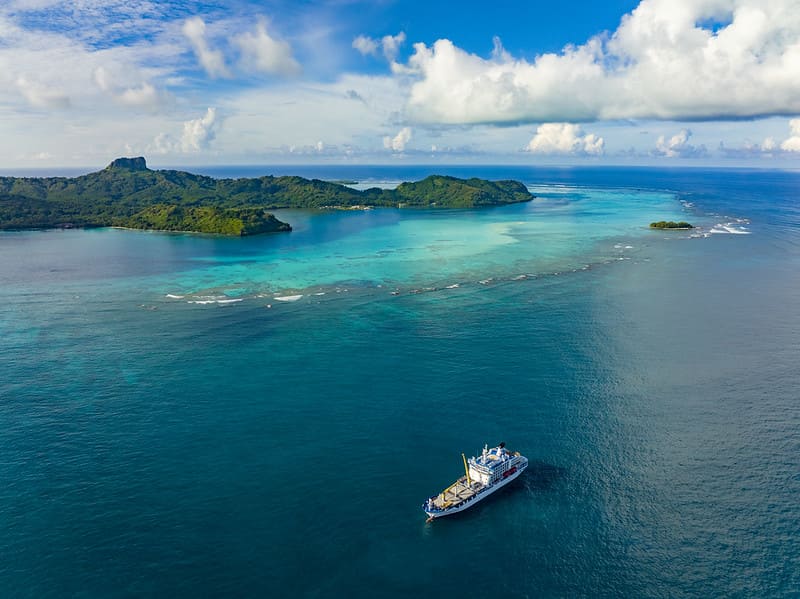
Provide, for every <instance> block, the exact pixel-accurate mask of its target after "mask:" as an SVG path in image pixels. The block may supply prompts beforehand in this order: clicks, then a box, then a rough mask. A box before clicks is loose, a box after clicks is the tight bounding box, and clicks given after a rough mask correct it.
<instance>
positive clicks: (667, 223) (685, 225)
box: [650, 220, 694, 229]
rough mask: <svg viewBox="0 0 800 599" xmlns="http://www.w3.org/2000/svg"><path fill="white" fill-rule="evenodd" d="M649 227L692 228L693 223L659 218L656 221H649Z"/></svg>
mask: <svg viewBox="0 0 800 599" xmlns="http://www.w3.org/2000/svg"><path fill="white" fill-rule="evenodd" d="M650 228H651V229H694V225H690V224H689V223H687V222H685V221H680V222H677V223H676V222H675V221H674V220H660V221H658V222H656V223H650Z"/></svg>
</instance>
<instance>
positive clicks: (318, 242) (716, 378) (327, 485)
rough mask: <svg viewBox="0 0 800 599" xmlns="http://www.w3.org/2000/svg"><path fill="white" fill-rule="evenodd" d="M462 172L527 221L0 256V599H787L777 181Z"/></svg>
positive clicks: (79, 241)
mask: <svg viewBox="0 0 800 599" xmlns="http://www.w3.org/2000/svg"><path fill="white" fill-rule="evenodd" d="M312 170H313V169H312ZM455 170H456V171H457V172H456V173H455V174H467V173H462V170H459V169H455ZM337 172H338V174H332V175H331V176H330V177H329V178H341V179H355V180H364V179H368V176H369V175H370V174H372V175H373V176H374V178H375V180H390V179H394V180H398V179H404V178H416V177H417V176H418V174H417V172H416V171H415V170H414V171H393V172H387V171H386V170H385V169H374V170H373V171H369V169H363V170H362V171H361V172H359V171H358V169H349V170H348V169H340V170H339V171H337ZM217 174H219V173H217ZM223 174H224V173H223ZM300 174H310V175H312V176H319V174H318V173H317V174H316V175H315V174H314V173H300ZM422 174H424V173H422ZM468 174H470V175H472V174H474V175H476V176H487V177H497V178H500V177H509V176H513V177H515V178H519V179H521V180H523V181H525V182H526V183H527V184H529V185H531V186H532V188H533V189H534V191H535V192H536V193H537V195H538V196H539V198H538V199H537V200H536V201H534V202H532V203H530V204H526V205H518V206H511V207H506V208H500V209H492V210H487V211H458V212H424V211H396V210H373V211H366V212H356V213H354V212H330V213H286V214H284V215H283V216H284V217H285V219H286V220H289V221H290V222H291V223H292V224H293V225H295V232H293V233H291V234H289V235H275V236H262V237H255V238H247V239H222V238H214V237H202V236H191V235H174V234H172V235H170V234H156V233H139V232H131V231H119V230H98V231H51V232H25V233H11V234H2V235H0V256H2V261H0V302H1V303H0V306H2V307H1V308H0V367H2V372H3V376H2V377H1V378H0V479H2V480H3V481H5V484H4V485H3V486H2V488H0V531H2V534H0V554H2V555H3V560H2V561H0V593H2V594H3V595H4V596H23V597H26V596H29V597H42V596H64V595H83V596H128V595H142V594H157V595H176V594H182V595H220V594H229V595H270V596H296V595H305V596H320V597H323V596H324V597H327V596H365V597H366V596H369V597H375V596H407V595H409V594H412V593H415V594H418V595H422V596H434V595H435V596H441V595H443V594H445V593H449V592H452V589H453V586H454V585H456V586H458V585H461V583H462V582H464V581H465V580H466V579H468V580H469V584H468V585H467V586H466V587H465V588H462V587H459V588H461V589H462V592H463V594H464V595H466V596H496V595H499V594H504V595H507V596H511V597H527V596H670V597H675V596H720V595H725V596H787V597H788V596H792V595H793V594H795V593H796V592H797V589H798V588H800V578H798V576H799V575H798V572H800V541H799V540H798V529H797V522H798V521H800V509H799V508H798V507H797V505H798V503H797V497H798V496H800V475H798V472H800V458H798V456H800V432H798V431H800V428H798V425H800V400H799V399H798V392H797V391H798V389H800V372H798V370H797V366H796V365H797V364H798V363H800V342H799V341H798V339H800V312H799V311H798V309H797V306H800V277H798V275H797V273H798V272H800V271H799V270H798V266H800V226H799V225H800V210H799V209H798V207H799V206H800V202H798V190H800V185H799V183H800V176H798V175H795V174H790V173H775V172H739V171H732V172H720V171H681V170H675V171H650V170H621V169H597V170H594V169H585V170H579V169H578V170H533V169H516V170H514V169H498V168H489V167H486V168H483V169H476V170H472V171H470V172H469V173H468ZM662 219H673V220H675V219H685V220H690V221H691V222H693V223H696V224H699V225H701V226H702V227H703V228H702V230H700V231H694V232H678V231H670V232H654V231H650V230H648V229H647V227H646V224H647V223H649V222H650V221H652V220H662ZM726 226H727V227H729V228H730V229H732V230H733V231H741V232H746V233H748V234H730V233H729V232H726V233H719V234H716V233H714V234H710V235H709V236H707V237H704V235H705V234H707V233H711V231H713V230H720V231H725V229H724V227H726ZM454 285H458V287H455V286H454ZM315 294H324V295H315ZM168 295H170V296H173V297H168ZM297 295H301V296H302V297H300V298H296V297H295V296H297ZM275 296H278V297H282V298H292V299H293V300H294V301H280V300H277V301H276V300H275ZM233 299H236V300H241V301H238V302H233V303H216V302H219V301H223V302H230V300H233ZM191 301H195V302H198V301H200V302H203V301H205V302H213V303H189V302H191ZM267 306H270V307H267ZM501 440H505V441H506V442H507V443H508V444H509V446H511V447H512V448H513V449H519V450H520V451H522V452H523V453H524V454H525V455H527V456H528V457H529V459H530V460H531V467H530V468H529V469H528V471H527V472H526V473H525V475H524V476H523V477H521V478H520V479H519V480H518V481H517V482H515V483H514V484H513V485H511V486H510V487H509V488H508V489H507V490H504V491H502V492H500V493H498V494H497V496H494V497H493V498H492V499H490V500H487V501H486V502H482V503H481V504H478V505H477V506H476V507H475V508H473V509H471V510H470V511H468V512H466V513H464V514H463V515H461V516H457V517H453V518H452V519H444V520H439V521H436V522H434V523H432V524H425V516H424V514H423V512H422V511H421V509H420V505H421V503H422V501H423V500H424V499H425V498H426V497H427V496H428V495H431V494H433V493H435V492H437V491H439V490H440V489H441V488H443V487H444V486H445V485H447V484H449V483H450V482H451V480H452V479H454V478H455V477H456V476H458V474H459V470H460V467H461V466H460V455H459V454H460V453H461V452H462V451H466V452H467V453H468V455H469V454H470V453H474V452H475V451H477V450H478V449H479V447H480V446H482V444H483V443H485V442H488V443H492V444H493V443H497V442H499V441H501Z"/></svg>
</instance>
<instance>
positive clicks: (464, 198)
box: [0, 157, 533, 235]
mask: <svg viewBox="0 0 800 599" xmlns="http://www.w3.org/2000/svg"><path fill="white" fill-rule="evenodd" d="M531 199H533V195H531V193H530V192H528V190H527V189H526V188H525V186H524V185H523V184H522V183H519V182H517V181H486V180H484V179H477V178H472V179H458V178H455V177H446V176H441V175H432V176H430V177H427V178H425V179H423V180H422V181H417V182H413V183H402V184H401V185H399V186H398V187H397V189H379V188H377V187H373V188H370V189H366V190H363V191H360V190H356V189H352V188H350V187H346V186H344V185H341V184H337V183H331V182H327V181H321V180H319V179H304V178H302V177H294V176H286V177H273V176H264V177H257V178H242V179H215V178H213V177H206V176H203V175H195V174H192V173H188V172H184V171H175V170H151V169H149V168H148V167H147V163H146V162H145V159H144V158H142V157H138V158H117V159H116V160H114V161H113V162H112V163H111V164H110V165H109V166H107V167H106V168H104V169H103V170H100V171H98V172H94V173H89V174H87V175H82V176H80V177H0V230H2V229H45V228H75V227H110V226H115V227H127V228H131V229H152V230H164V231H185V232H196V233H213V234H219V235H254V234H259V233H269V232H279V231H290V230H291V226H290V225H289V224H287V223H284V222H281V221H280V220H278V219H277V218H275V216H274V215H273V214H271V213H269V212H268V210H274V209H278V208H317V209H321V208H337V209H343V208H344V209H359V208H372V207H417V208H479V207H484V206H498V205H503V204H511V203H517V202H527V201H529V200H531Z"/></svg>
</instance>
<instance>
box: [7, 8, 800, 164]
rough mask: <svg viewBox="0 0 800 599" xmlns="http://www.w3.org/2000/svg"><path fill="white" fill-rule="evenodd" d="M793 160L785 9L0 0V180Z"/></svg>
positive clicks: (797, 132) (799, 60)
mask: <svg viewBox="0 0 800 599" xmlns="http://www.w3.org/2000/svg"><path fill="white" fill-rule="evenodd" d="M119 156H145V157H146V158H147V160H148V163H149V164H150V165H151V166H152V165H156V166H158V165H186V166H190V165H235V164H283V163H286V164H437V163H441V164H460V163H464V164H470V163H473V164H523V165H554V164H564V165H604V164H617V165H656V166H659V165H664V166H668V165H680V166H686V165H697V166H736V167H740V166H750V167H758V168H800V0H641V1H639V2H636V1H622V0H608V1H605V2H597V1H596V0H593V1H588V0H565V1H563V2H558V3H553V2H543V1H536V0H525V1H509V0H496V1H495V2H485V1H480V2H478V1H473V0H462V1H461V2H458V3H453V2H438V1H436V0H426V1H418V0H405V1H391V0H371V1H366V2H362V1H360V0H324V1H308V0H294V1H290V0H260V1H256V0H230V1H221V0H216V1H215V0H209V1H193V0H166V1H161V0H0V168H4V169H9V168H30V167H54V166H103V165H105V164H107V163H109V162H110V161H111V160H112V159H114V158H115V157H119Z"/></svg>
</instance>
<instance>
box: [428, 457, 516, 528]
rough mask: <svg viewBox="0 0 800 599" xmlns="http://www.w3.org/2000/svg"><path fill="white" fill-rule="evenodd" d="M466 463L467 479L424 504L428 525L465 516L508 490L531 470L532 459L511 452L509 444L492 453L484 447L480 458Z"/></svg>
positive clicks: (465, 461)
mask: <svg viewBox="0 0 800 599" xmlns="http://www.w3.org/2000/svg"><path fill="white" fill-rule="evenodd" d="M461 458H462V459H463V460H464V473H465V475H464V476H462V477H461V478H459V479H458V480H457V481H456V482H454V483H453V484H452V485H450V486H449V487H447V488H446V489H445V490H444V491H442V492H441V493H439V494H438V495H434V496H432V497H429V498H428V499H427V500H426V501H425V503H423V504H422V509H423V510H424V511H425V513H426V514H428V521H429V522H430V521H431V520H433V519H435V518H441V517H443V516H449V515H451V514H456V513H458V512H462V511H464V510H466V509H467V508H470V507H472V506H473V505H475V504H476V503H478V502H479V501H482V500H483V499H486V498H487V497H488V496H489V495H491V494H492V493H494V492H495V491H497V490H498V489H500V488H501V487H504V486H506V485H507V484H508V483H510V482H511V481H512V480H514V479H515V478H517V477H518V476H519V475H520V474H522V472H523V470H525V468H527V467H528V458H526V457H525V456H523V455H521V454H520V453H519V452H518V451H514V452H510V451H508V450H507V449H506V444H505V443H500V445H498V446H497V447H492V448H491V449H490V448H489V447H488V446H487V445H484V446H483V452H481V455H480V456H478V457H471V458H470V459H469V460H467V458H466V457H465V456H464V454H463V453H462V454H461Z"/></svg>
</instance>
